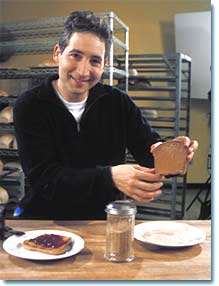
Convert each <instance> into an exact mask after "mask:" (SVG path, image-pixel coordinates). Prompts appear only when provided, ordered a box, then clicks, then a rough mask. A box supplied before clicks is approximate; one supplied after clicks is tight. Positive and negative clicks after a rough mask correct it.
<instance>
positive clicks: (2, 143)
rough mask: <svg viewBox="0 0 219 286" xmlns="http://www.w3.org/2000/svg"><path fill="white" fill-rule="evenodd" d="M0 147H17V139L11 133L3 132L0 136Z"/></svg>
mask: <svg viewBox="0 0 219 286" xmlns="http://www.w3.org/2000/svg"><path fill="white" fill-rule="evenodd" d="M0 148H2V149H17V141H16V138H15V136H14V135H12V134H4V135H2V136H0Z"/></svg>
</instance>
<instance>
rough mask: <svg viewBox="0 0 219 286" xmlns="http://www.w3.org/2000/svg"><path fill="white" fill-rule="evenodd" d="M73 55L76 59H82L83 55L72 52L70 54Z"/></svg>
mask: <svg viewBox="0 0 219 286" xmlns="http://www.w3.org/2000/svg"><path fill="white" fill-rule="evenodd" d="M70 55H71V57H72V58H73V59H75V60H80V59H81V57H82V55H81V54H80V53H75V52H74V53H71V54H70Z"/></svg>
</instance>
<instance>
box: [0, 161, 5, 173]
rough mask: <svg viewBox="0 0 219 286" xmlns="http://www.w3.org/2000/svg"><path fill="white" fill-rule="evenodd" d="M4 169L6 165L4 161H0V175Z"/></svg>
mask: <svg viewBox="0 0 219 286" xmlns="http://www.w3.org/2000/svg"><path fill="white" fill-rule="evenodd" d="M3 168H4V164H3V162H2V160H0V175H1V173H2V171H3Z"/></svg>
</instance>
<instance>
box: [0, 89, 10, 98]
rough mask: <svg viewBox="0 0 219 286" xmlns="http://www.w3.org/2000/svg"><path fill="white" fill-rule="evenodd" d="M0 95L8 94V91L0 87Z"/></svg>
mask: <svg viewBox="0 0 219 286" xmlns="http://www.w3.org/2000/svg"><path fill="white" fill-rule="evenodd" d="M0 96H8V93H7V92H6V91H5V90H2V89H0Z"/></svg>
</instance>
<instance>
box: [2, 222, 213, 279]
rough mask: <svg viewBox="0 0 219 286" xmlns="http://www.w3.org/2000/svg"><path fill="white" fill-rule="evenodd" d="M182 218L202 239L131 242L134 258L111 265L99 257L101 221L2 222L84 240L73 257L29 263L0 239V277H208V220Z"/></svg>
mask: <svg viewBox="0 0 219 286" xmlns="http://www.w3.org/2000/svg"><path fill="white" fill-rule="evenodd" d="M183 222H184V223H188V224H190V225H193V226H197V227H199V228H201V229H203V230H204V231H205V233H206V235H207V237H206V240H205V242H204V243H202V244H199V245H196V246H193V247H187V248H180V249H164V248H163V249H161V248H160V249H151V248H149V247H146V246H145V245H142V244H141V243H140V242H138V241H135V259H134V260H133V261H132V262H126V263H113V262H108V261H106V260H105V259H104V249H105V226H106V222H105V221H39V220H38V221H37V220H34V221H29V220H18V221H16V220H14V221H13V220H8V221H6V224H7V225H8V226H11V227H13V228H15V229H17V230H24V231H28V230H34V229H58V230H65V231H70V232H74V233H76V234H78V235H80V236H81V237H83V238H84V240H85V248H84V249H83V250H82V251H81V252H80V253H78V254H77V255H74V256H71V257H68V258H64V259H61V260H52V261H51V260H50V261H34V260H26V259H22V258H17V257H14V256H11V255H9V254H7V253H6V252H5V251H4V250H3V248H2V242H0V279H1V280H210V279H211V222H210V221H206V220H205V221H199V220H196V221H195V220H191V221H183ZM138 223H140V221H137V222H136V224H138ZM161 223H162V222H161Z"/></svg>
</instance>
